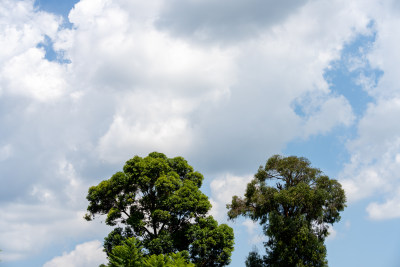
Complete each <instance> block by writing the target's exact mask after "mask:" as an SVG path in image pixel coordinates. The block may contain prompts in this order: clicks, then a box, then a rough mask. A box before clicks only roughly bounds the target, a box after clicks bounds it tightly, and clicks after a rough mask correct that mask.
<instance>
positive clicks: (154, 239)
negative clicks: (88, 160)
mask: <svg viewBox="0 0 400 267" xmlns="http://www.w3.org/2000/svg"><path fill="white" fill-rule="evenodd" d="M202 182H203V175H202V174H201V173H199V172H196V171H194V170H193V168H192V166H190V165H189V164H188V163H187V161H186V160H185V159H184V158H182V157H175V158H167V157H166V156H165V155H164V154H162V153H158V152H153V153H150V154H149V155H148V156H147V157H144V158H141V157H139V156H135V157H133V158H132V159H130V160H128V161H127V162H126V164H125V166H124V167H123V171H122V172H117V173H115V174H114V175H113V176H112V177H111V178H110V179H108V180H104V181H102V182H101V183H99V184H98V185H97V186H92V187H90V188H89V191H88V195H87V199H88V201H89V205H88V208H87V211H88V212H87V214H86V215H85V219H87V220H92V219H94V218H95V217H96V215H106V220H105V222H106V224H108V225H110V226H116V225H118V226H121V225H122V226H123V227H124V228H121V227H117V228H115V229H114V230H113V231H112V232H111V233H110V234H109V236H108V237H106V239H105V243H104V247H105V251H106V252H107V253H108V255H110V254H109V253H110V252H111V251H112V250H113V248H114V247H115V246H118V245H121V244H122V242H123V241H124V240H126V239H128V238H130V237H135V238H137V239H138V240H139V241H140V242H141V244H142V245H143V247H144V250H145V252H146V254H148V255H159V254H168V253H176V252H180V251H189V252H190V258H191V261H192V262H193V263H195V264H196V265H197V266H225V265H227V264H229V262H230V256H231V252H232V250H233V244H234V241H233V238H234V237H233V230H232V228H230V227H229V226H227V225H225V224H222V225H218V223H217V222H216V221H215V220H214V219H213V218H212V216H207V212H208V211H209V210H210V208H211V204H210V202H209V200H208V198H207V196H206V195H204V194H203V193H202V192H201V191H200V187H201V185H202ZM203 256H206V257H207V260H208V262H206V263H204V262H203V261H204V260H202V257H203Z"/></svg>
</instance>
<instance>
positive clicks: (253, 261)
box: [245, 250, 264, 267]
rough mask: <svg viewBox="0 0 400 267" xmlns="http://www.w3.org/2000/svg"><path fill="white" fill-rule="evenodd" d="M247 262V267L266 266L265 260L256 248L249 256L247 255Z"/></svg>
mask: <svg viewBox="0 0 400 267" xmlns="http://www.w3.org/2000/svg"><path fill="white" fill-rule="evenodd" d="M245 263H246V267H262V266H264V263H263V260H262V258H261V256H260V255H259V254H258V252H257V251H256V250H253V251H251V252H250V253H249V256H247V258H246V262H245Z"/></svg>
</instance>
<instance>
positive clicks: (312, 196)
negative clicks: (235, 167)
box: [228, 155, 346, 266]
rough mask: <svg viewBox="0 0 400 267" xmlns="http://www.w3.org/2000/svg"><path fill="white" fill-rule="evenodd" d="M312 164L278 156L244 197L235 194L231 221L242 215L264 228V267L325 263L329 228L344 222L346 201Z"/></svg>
mask: <svg viewBox="0 0 400 267" xmlns="http://www.w3.org/2000/svg"><path fill="white" fill-rule="evenodd" d="M310 165H311V164H310V162H309V161H308V160H307V159H305V158H298V157H294V156H292V157H282V156H278V155H275V156H273V157H271V158H270V159H269V160H268V161H267V163H266V165H265V167H262V166H261V167H260V168H259V170H258V172H257V173H256V174H255V176H254V179H253V180H252V181H251V182H250V183H249V184H248V185H247V189H246V193H245V196H244V198H241V197H238V196H234V197H233V199H232V203H231V204H229V205H228V208H229V212H228V216H229V217H230V219H234V218H236V217H238V216H240V215H242V216H245V217H249V218H251V219H252V220H254V221H259V222H260V224H261V225H263V229H264V233H265V234H266V235H267V236H268V241H267V242H266V243H265V247H266V252H267V255H265V256H264V257H263V262H264V266H326V265H327V260H326V247H325V245H324V241H325V238H326V237H327V236H328V234H329V233H328V225H329V224H333V223H335V222H338V221H339V220H340V215H339V213H340V212H341V211H343V209H344V208H345V206H346V205H345V202H346V197H345V193H344V190H343V189H342V187H341V185H340V183H339V182H337V181H336V180H334V179H330V178H329V177H328V176H326V175H323V174H322V172H321V171H320V170H318V169H316V168H312V167H311V166H310ZM249 257H251V258H250V259H255V260H256V258H257V257H258V255H249ZM256 262H259V261H256Z"/></svg>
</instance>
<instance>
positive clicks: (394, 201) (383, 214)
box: [367, 188, 400, 220]
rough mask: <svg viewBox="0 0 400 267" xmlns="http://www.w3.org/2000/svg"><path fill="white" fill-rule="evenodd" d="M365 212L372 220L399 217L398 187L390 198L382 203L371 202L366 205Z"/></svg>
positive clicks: (399, 189) (399, 196)
mask: <svg viewBox="0 0 400 267" xmlns="http://www.w3.org/2000/svg"><path fill="white" fill-rule="evenodd" d="M367 212H368V215H369V217H370V218H371V219H373V220H386V219H393V218H398V217H400V188H397V190H396V191H395V195H394V196H393V197H392V198H388V199H386V201H385V202H384V203H378V202H372V203H370V204H369V205H368V206H367Z"/></svg>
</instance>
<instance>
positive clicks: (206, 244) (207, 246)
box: [189, 216, 234, 267]
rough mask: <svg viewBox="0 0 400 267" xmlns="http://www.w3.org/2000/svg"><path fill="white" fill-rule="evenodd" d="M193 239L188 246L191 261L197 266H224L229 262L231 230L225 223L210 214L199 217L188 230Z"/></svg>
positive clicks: (232, 238)
mask: <svg viewBox="0 0 400 267" xmlns="http://www.w3.org/2000/svg"><path fill="white" fill-rule="evenodd" d="M189 235H190V237H191V239H192V240H194V241H193V242H192V244H191V246H190V255H191V259H192V261H193V262H194V263H195V264H196V265H197V266H208V267H212V266H224V265H225V264H229V263H230V257H231V254H232V251H233V245H234V241H233V240H234V235H233V230H232V228H231V227H229V226H228V225H226V224H221V225H219V226H218V223H217V221H216V220H214V218H213V217H212V216H209V217H206V218H199V219H197V221H196V224H194V225H193V226H192V227H191V228H190V230H189Z"/></svg>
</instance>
